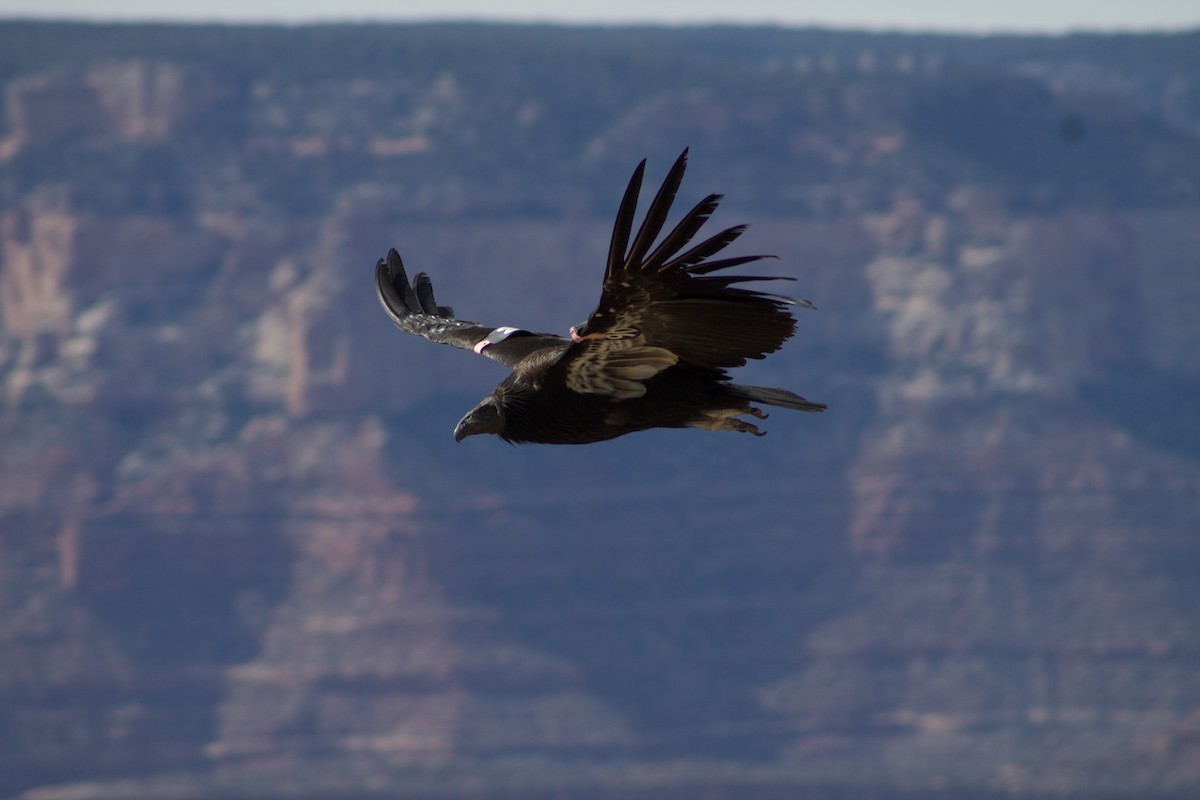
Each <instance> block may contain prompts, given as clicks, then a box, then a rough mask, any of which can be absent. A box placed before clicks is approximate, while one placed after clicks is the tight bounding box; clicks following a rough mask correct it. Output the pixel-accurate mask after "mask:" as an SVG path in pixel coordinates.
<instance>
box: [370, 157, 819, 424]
mask: <svg viewBox="0 0 1200 800" xmlns="http://www.w3.org/2000/svg"><path fill="white" fill-rule="evenodd" d="M686 166H687V150H684V151H683V153H682V154H681V155H680V156H679V158H678V159H677V160H676V161H675V164H674V166H672V167H671V171H670V172H669V173H668V174H667V177H666V179H665V180H664V181H663V184H662V187H661V188H660V189H659V190H658V194H656V195H655V197H654V200H653V202H651V204H650V208H649V210H648V211H647V212H646V218H645V220H644V221H643V222H642V225H641V227H640V228H639V229H638V231H637V234H636V235H634V236H632V239H633V243H632V245H631V244H630V238H631V234H632V231H633V217H634V211H635V208H636V206H637V199H638V194H639V192H640V191H641V186H642V175H643V173H644V172H645V168H646V162H645V160H643V161H642V163H640V164H638V166H637V169H635V170H634V172H633V177H632V178H631V179H630V181H629V186H628V188H626V190H625V196H624V197H623V198H622V199H621V205H620V208H619V209H618V211H617V219H616V223H615V225H614V226H613V234H612V243H611V245H610V246H609V251H608V264H607V266H606V268H605V271H604V286H603V289H602V290H601V293H600V303H599V305H597V306H596V309H595V310H594V311H593V312H592V314H591V316H589V317H588V319H587V322H585V323H583V324H581V325H577V326H575V327H573V328H571V335H570V338H567V337H563V336H555V335H553V334H548V333H531V332H529V331H527V330H522V329H520V328H512V327H507V326H505V327H499V328H493V327H489V326H487V325H480V324H479V323H477V322H467V321H465V320H460V319H456V318H455V316H454V311H453V310H452V309H450V308H448V307H446V306H440V305H438V304H437V301H436V300H435V299H434V297H433V285H432V284H431V283H430V281H429V277H428V276H427V275H426V274H425V273H423V272H421V273H418V274H417V276H416V278H415V279H414V280H413V281H412V283H411V284H410V283H409V280H408V276H407V274H406V273H405V271H404V264H403V263H402V262H401V260H400V254H399V253H397V252H396V251H395V250H394V249H393V250H389V251H388V254H387V258H386V259H382V258H381V259H379V261H378V262H377V263H376V265H375V288H376V291H377V293H378V295H379V301H380V303H382V304H383V308H384V310H385V311H386V312H387V313H388V316H390V317H391V318H392V321H393V322H394V323H395V324H396V326H397V327H399V328H400V329H401V330H405V331H408V332H409V333H416V334H420V335H421V336H424V337H425V338H426V339H429V340H430V341H433V342H441V343H443V344H449V345H454V346H455V347H461V348H463V349H465V350H471V351H473V352H475V353H477V354H479V355H483V356H487V357H488V358H491V359H492V360H494V361H499V362H500V363H501V364H504V365H505V366H507V367H511V368H512V373H511V374H510V375H509V376H508V377H507V378H505V379H504V380H503V381H501V383H500V385H499V386H497V387H496V388H495V389H494V390H493V391H492V393H491V394H489V395H488V396H487V397H485V398H484V399H483V400H482V401H480V403H479V404H478V405H477V406H475V408H473V409H471V411H470V412H468V414H467V415H466V416H465V417H463V418H462V420H461V421H460V422H459V423H458V425H457V426H456V427H455V428H454V438H455V440H457V441H462V440H463V439H464V438H465V437H467V436H474V435H476V434H480V433H492V434H495V435H497V436H499V437H500V438H501V439H504V440H505V441H507V442H541V443H545V444H587V443H589V442H599V441H603V440H605V439H613V438H616V437H617V436H623V435H625V434H627V433H633V432H634V431H644V430H647V429H649V428H687V427H694V428H703V429H705V430H709V431H741V432H743V433H753V434H755V435H758V436H761V435H763V434H762V432H760V431H759V430H758V428H757V427H756V426H755V425H753V424H752V423H750V422H746V421H744V420H741V419H738V417H739V416H740V415H742V414H749V415H751V416H753V417H756V418H758V419H765V418H766V416H767V415H766V414H764V413H763V412H762V411H761V410H760V409H758V408H756V407H754V406H753V405H751V403H752V402H757V403H764V404H766V405H772V406H779V407H781V408H795V409H799V410H800V411H824V410H825V406H824V405H822V404H821V403H813V402H810V401H808V400H805V399H804V398H803V397H800V396H799V395H797V394H793V393H792V392H789V391H787V390H785V389H766V388H762V387H758V386H739V385H738V384H735V383H733V382H731V381H730V379H729V376H728V375H727V374H726V370H727V369H729V368H731V367H740V366H742V365H744V364H745V363H746V359H748V358H764V357H765V356H766V355H767V354H768V353H773V352H775V351H776V350H778V349H779V348H780V346H782V344H783V343H784V341H786V340H787V339H788V338H789V337H791V335H792V334H793V333H794V332H795V328H796V320H795V319H794V318H793V316H792V313H791V308H792V307H793V306H799V307H801V308H811V307H812V305H811V304H810V303H808V302H807V301H805V300H793V299H791V298H787V297H783V296H781V295H776V294H767V293H764V292H759V291H755V290H753V289H746V288H741V287H737V286H736V285H737V284H742V283H746V282H748V281H767V280H792V279H791V278H780V277H761V276H731V275H727V274H719V275H718V274H714V273H719V272H721V271H722V270H725V269H728V268H730V267H736V266H739V265H741V264H747V263H750V262H752V261H758V260H760V259H763V258H768V257H769V256H736V257H733V258H716V259H714V258H713V256H714V255H716V254H717V253H719V252H721V251H722V250H724V249H725V247H726V246H728V245H729V244H730V243H731V242H733V241H734V240H735V239H737V238H738V237H739V236H740V235H741V234H742V232H743V231H744V230H745V229H746V226H745V225H735V226H734V227H731V228H727V229H726V230H723V231H721V232H720V233H718V234H716V235H715V236H712V237H711V238H708V239H705V240H704V241H703V242H701V243H700V244H697V245H695V246H693V247H691V248H690V249H687V250H684V248H685V247H687V245H688V244H689V243H690V242H691V240H692V237H693V236H695V235H696V233H697V232H698V231H699V230H700V228H701V226H703V225H704V223H705V222H706V221H707V220H708V218H709V216H711V215H712V213H713V211H714V210H715V209H716V207H717V204H718V203H719V202H720V200H721V195H717V194H712V195H709V196H708V197H706V198H704V199H703V200H701V201H700V202H699V203H698V204H697V205H696V207H695V208H693V209H692V210H691V211H689V212H688V213H687V214H686V215H684V217H683V219H681V220H680V221H679V223H678V224H676V225H675V227H674V228H673V229H672V230H671V232H670V233H668V234H667V235H666V236H665V237H664V238H663V239H662V241H661V242H659V243H658V245H657V246H653V245H654V242H655V240H656V239H658V236H659V234H660V233H661V232H662V229H663V225H664V224H665V222H666V219H667V213H668V212H669V211H670V208H671V203H672V201H673V200H674V199H675V193H676V192H677V191H678V190H679V184H680V182H681V181H682V180H683V173H684V169H685V168H686ZM681 251H682V252H681Z"/></svg>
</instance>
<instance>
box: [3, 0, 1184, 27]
mask: <svg viewBox="0 0 1200 800" xmlns="http://www.w3.org/2000/svg"><path fill="white" fill-rule="evenodd" d="M29 17H36V18H82V19H94V20H177V21H206V22H210V21H220V22H289V23H298V22H315V21H339V20H341V21H364V20H428V19H486V20H510V21H521V22H530V21H541V22H566V23H591V22H600V23H622V22H642V23H671V24H703V23H709V22H734V23H775V24H782V25H790V26H800V25H822V26H831V27H839V28H847V27H852V28H869V29H873V30H897V29H898V30H931V31H964V32H972V33H984V32H996V31H1005V32H1013V31H1015V32H1039V33H1062V32H1066V31H1074V30H1089V31H1096V30H1173V29H1174V30H1177V29H1182V28H1200V2H1198V0H1063V1H1062V2H1054V0H993V2H990V3H971V2H963V0H910V2H894V0H893V1H891V2H889V1H888V0H822V2H808V1H807V0H804V1H799V2H787V0H725V1H724V2H720V3H717V2H708V0H660V1H659V2H647V1H646V0H640V1H639V0H509V1H508V2H503V3H500V2H482V0H390V2H389V0H171V2H169V3H164V2H163V0H0V18H7V19H12V18H29Z"/></svg>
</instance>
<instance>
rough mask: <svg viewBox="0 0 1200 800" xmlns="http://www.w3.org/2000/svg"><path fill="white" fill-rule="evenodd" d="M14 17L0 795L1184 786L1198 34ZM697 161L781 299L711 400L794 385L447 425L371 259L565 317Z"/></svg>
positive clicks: (923, 791) (488, 367) (696, 194)
mask: <svg viewBox="0 0 1200 800" xmlns="http://www.w3.org/2000/svg"><path fill="white" fill-rule="evenodd" d="M1191 41H1192V43H1194V41H1195V36H1192V37H1191ZM1114 42H1115V43H1116V44H1121V45H1122V46H1123V49H1119V53H1118V54H1116V55H1114V47H1113V45H1114ZM51 43H53V44H54V45H55V46H54V47H50V44H51ZM715 44H720V45H721V46H720V47H716V46H714V45H715ZM0 45H4V46H0V50H3V51H4V53H5V55H4V56H2V58H3V63H4V66H5V70H4V72H3V73H2V74H3V75H4V84H3V87H2V89H3V92H4V99H5V107H4V108H5V110H4V115H3V118H2V120H3V126H4V127H3V130H2V131H0V134H2V137H3V142H2V143H0V201H2V212H0V213H2V216H0V258H2V261H0V404H2V407H0V776H2V777H0V792H3V793H5V794H6V795H14V796H24V797H28V798H41V799H42V800H48V799H49V798H65V797H72V798H80V797H96V798H100V797H103V798H118V797H126V798H143V797H163V796H172V797H197V798H198V797H267V796H272V797H322V798H329V797H364V796H388V797H407V796H412V797H417V796H430V795H438V796H464V797H471V796H476V797H480V796H514V797H516V796H521V797H542V796H560V795H563V796H568V795H569V796H572V797H590V796H595V797H643V796H646V797H649V796H654V797H673V796H679V797H694V796H697V792H699V791H701V790H703V791H707V792H709V795H707V796H714V797H715V796H737V797H764V798H766V797H797V796H808V795H811V796H821V797H862V796H870V797H884V796H888V797H891V796H895V797H941V796H955V797H960V796H968V795H969V796H981V797H982V796H993V795H994V796H1007V795H1012V794H1017V795H1021V796H1040V795H1048V796H1049V795H1053V796H1060V795H1064V794H1068V795H1069V794H1074V795H1078V796H1094V795H1095V794H1096V793H1109V794H1112V795H1115V796H1124V797H1153V796H1159V797H1169V796H1180V797H1183V796H1188V795H1189V794H1190V793H1194V792H1196V791H1197V789H1198V787H1200V767H1198V766H1197V765H1200V670H1198V669H1197V667H1198V665H1200V661H1198V659H1200V626H1198V625H1197V617H1196V613H1195V609H1196V607H1197V603H1198V601H1200V591H1198V589H1197V584H1196V581H1195V576H1196V574H1197V573H1196V570H1197V568H1198V567H1200V538H1198V531H1200V422H1198V421H1197V418H1196V416H1195V414H1194V413H1193V409H1192V403H1191V400H1190V398H1191V397H1192V396H1194V394H1195V391H1196V389H1197V388H1200V355H1198V352H1200V351H1198V350H1197V348H1196V347H1195V342H1196V331H1197V327H1196V322H1195V309H1196V308H1197V307H1198V306H1197V302H1198V301H1200V278H1198V277H1197V275H1200V273H1198V272H1197V269H1196V268H1197V266H1198V264H1197V255H1196V253H1197V252H1200V234H1197V231H1200V178H1197V175H1200V139H1198V138H1197V137H1198V136H1200V114H1198V113H1196V109H1197V108H1200V106H1197V105H1196V104H1195V103H1194V102H1193V101H1194V100H1195V98H1196V97H1197V96H1198V95H1197V94H1196V93H1197V91H1198V89H1197V84H1196V82H1195V74H1196V72H1195V71H1194V70H1192V69H1191V64H1192V61H1191V60H1189V59H1194V53H1195V52H1200V49H1196V48H1192V47H1190V46H1188V40H1187V39H1186V37H1184V38H1183V39H1182V40H1181V39H1180V37H1171V36H1161V37H1156V36H1145V37H1124V38H1120V39H1118V40H1110V39H1106V38H1103V37H1093V38H1091V39H1089V38H1088V37H1083V38H1082V39H1080V38H1070V39H1065V40H1061V41H1057V40H1037V39H1027V40H981V41H974V42H973V44H972V46H971V47H969V48H967V47H964V46H963V43H962V42H961V41H959V40H956V39H954V38H952V37H906V36H866V35H851V34H836V35H835V34H814V33H811V32H799V31H798V32H790V33H789V32H784V31H734V30H722V29H714V30H707V29H698V30H692V31H686V30H685V31H675V32H670V31H645V30H642V31H586V30H557V29H539V28H504V27H489V26H482V27H476V26H447V27H441V26H430V27H420V26H418V27H383V28H372V29H367V28H355V27H344V28H342V27H333V28H298V29H286V30H285V29H270V28H264V29H220V28H204V27H197V28H186V27H181V28H171V27H165V28H161V27H140V26H129V27H125V26H117V27H103V26H99V27H94V26H72V25H60V26H56V25H49V26H39V25H22V24H17V23H7V24H4V25H0ZM701 45H703V47H701ZM1146 52H1151V53H1153V54H1154V58H1152V59H1149V60H1145V55H1144V54H1145V53H1146ZM52 53H53V55H51V54H52ZM1139 54H1141V55H1139ZM1139 59H1143V60H1141V61H1139ZM634 77H636V78H637V80H636V81H635V80H633V78H634ZM688 144H691V145H692V146H693V159H692V163H693V166H692V169H691V171H690V172H689V175H688V178H687V180H686V182H685V185H684V192H683V198H682V200H681V204H682V203H687V202H689V201H694V200H697V199H699V198H700V197H702V196H703V195H704V194H706V193H707V192H709V191H723V192H725V193H726V194H727V196H728V200H727V201H726V204H727V207H726V208H724V209H722V211H721V212H720V220H719V222H725V223H727V224H732V223H734V222H742V221H748V222H750V223H752V229H751V231H750V232H749V233H748V234H747V236H746V237H745V240H746V245H745V247H746V248H748V250H749V251H753V252H772V253H777V254H779V255H780V256H781V260H780V261H779V262H770V263H771V265H772V268H773V269H775V270H777V271H778V272H779V273H781V274H788V275H793V276H795V277H796V278H797V279H798V283H797V284H796V288H797V293H798V294H800V295H802V296H805V297H808V298H811V299H812V300H814V301H815V302H816V304H817V305H818V306H819V307H820V310H819V311H817V312H812V313H804V314H802V315H801V319H800V326H799V331H798V335H797V337H796V339H795V340H794V341H793V342H791V343H789V345H788V347H787V348H786V349H785V351H784V352H782V353H780V354H778V355H776V356H773V357H772V358H771V359H770V360H769V361H767V362H764V363H761V364H757V363H756V364H753V365H751V367H749V368H748V369H747V370H746V372H747V373H748V378H747V379H748V380H750V379H752V382H756V383H762V384H772V385H781V386H787V387H790V388H794V389H796V390H798V391H800V392H802V393H803V394H805V395H806V396H809V397H812V398H814V399H818V400H822V401H826V402H828V403H829V404H830V406H831V408H830V411H829V412H828V413H827V414H825V415H822V416H820V417H813V416H801V415H789V414H787V413H785V412H782V411H781V412H779V413H777V414H775V415H773V416H772V419H771V420H770V422H769V423H768V425H767V427H768V429H769V431H770V435H769V436H767V437H766V438H765V439H762V440H753V441H746V439H750V438H751V437H736V436H732V435H730V436H718V435H712V434H703V433H699V432H651V433H647V434H641V435H638V436H634V437H628V438H626V439H623V440H618V441H616V442H612V443H607V444H603V445H597V446H594V447H587V448H561V449H553V448H509V447H506V446H503V445H501V444H500V443H498V442H493V441H478V440H471V441H469V442H466V443H464V444H462V445H457V446H456V445H455V444H454V442H453V441H452V440H451V439H450V431H451V430H452V427H453V424H454V422H455V420H456V419H457V418H458V416H459V415H460V414H461V413H462V411H464V410H465V409H467V408H469V407H470V405H471V404H472V403H473V402H474V401H475V400H476V399H477V398H478V397H480V396H482V395H483V394H485V393H486V392H487V391H488V390H489V389H490V388H491V386H492V385H494V383H496V382H498V381H499V380H500V378H501V377H502V376H503V372H502V371H501V370H499V369H497V368H496V367H495V366H494V365H492V364H491V363H490V362H485V361H483V360H480V359H473V358H471V357H470V356H469V355H467V354H463V353H459V352H454V351H450V350H449V349H448V348H436V347H433V346H431V345H429V344H427V343H425V342H422V341H419V340H413V339H411V338H407V337H404V336H403V335H402V334H400V333H399V332H396V331H394V330H392V329H391V328H390V327H389V325H388V324H387V322H386V320H385V318H384V317H383V315H382V313H381V312H380V311H379V310H378V308H377V307H376V304H375V300H374V298H373V296H372V289H371V268H372V265H373V264H374V261H375V259H376V258H377V257H378V256H380V255H382V254H383V253H384V252H385V251H386V249H387V247H389V246H393V245H394V246H398V247H399V248H400V249H401V250H402V252H403V253H404V254H405V257H406V260H407V261H408V263H409V265H410V266H411V267H412V268H413V269H415V270H426V271H429V272H430V273H431V274H432V275H433V277H434V281H435V284H436V286H437V288H438V291H439V297H440V299H441V300H442V301H443V302H448V303H451V304H452V305H454V306H455V308H456V309H457V310H458V312H459V313H460V314H461V315H463V316H465V317H467V318H476V319H483V320H485V321H488V322H493V323H496V324H517V325H521V326H524V327H528V328H533V329H540V330H556V331H562V330H565V329H566V328H567V327H568V326H569V325H570V324H572V323H574V322H577V321H579V320H580V319H582V318H583V317H584V316H585V315H586V313H587V312H588V311H589V310H590V308H591V304H592V303H594V301H595V297H596V293H597V291H598V283H599V277H600V270H599V264H600V263H601V260H602V258H603V254H604V253H605V251H606V247H607V235H608V227H609V224H610V215H611V213H612V211H613V210H614V209H615V204H616V202H617V200H618V199H619V195H620V192H621V191H622V189H623V187H624V181H625V179H626V177H627V175H628V172H629V170H630V169H632V167H633V165H634V164H635V163H636V161H637V160H638V159H639V158H641V157H643V156H649V157H650V159H651V164H650V171H651V173H653V175H652V177H651V180H652V181H653V180H654V176H657V175H660V174H661V172H662V171H663V170H665V168H666V166H667V165H668V164H669V160H670V158H672V157H673V156H674V154H675V153H676V152H677V151H678V150H679V149H680V148H681V147H683V146H684V145H688Z"/></svg>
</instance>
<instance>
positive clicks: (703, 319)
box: [556, 150, 811, 399]
mask: <svg viewBox="0 0 1200 800" xmlns="http://www.w3.org/2000/svg"><path fill="white" fill-rule="evenodd" d="M687 154H688V151H687V150H684V151H683V153H682V154H681V155H680V156H679V158H678V159H677V160H676V161H675V164H674V166H672V167H671V170H670V172H669V173H667V177H666V179H665V180H664V181H663V184H662V187H661V188H660V189H659V190H658V193H657V194H656V195H655V197H654V200H653V201H652V202H651V203H650V207H649V209H648V210H647V212H646V218H645V220H644V221H643V222H642V225H641V227H640V228H639V229H638V232H637V235H636V236H633V235H632V232H633V217H634V212H635V210H636V206H637V199H638V194H639V192H640V191H641V186H642V176H643V174H644V172H645V168H646V162H645V161H642V162H641V163H640V164H638V166H637V169H636V170H634V173H633V177H632V178H631V179H630V181H629V186H628V187H627V188H626V190H625V196H624V197H623V198H622V200H621V205H620V208H619V210H618V211H617V219H616V223H615V225H614V226H613V235H612V242H611V244H610V246H609V252H608V264H607V267H606V269H605V272H604V287H603V290H602V292H601V295H600V303H599V305H597V307H596V309H595V311H593V312H592V314H591V316H590V317H588V320H587V322H586V323H584V325H582V326H579V327H577V328H575V329H573V330H572V338H573V339H574V340H575V344H574V345H573V346H572V347H571V348H570V349H569V350H568V351H567V352H566V353H565V354H564V355H563V357H562V358H561V359H560V360H559V363H558V365H556V366H557V367H558V368H559V369H561V370H562V372H561V373H560V374H562V377H563V379H564V380H565V382H566V384H567V386H568V387H569V388H571V389H573V390H575V391H580V392H585V393H593V394H608V395H611V396H613V397H614V398H616V399H626V398H629V397H638V396H640V395H641V394H643V393H644V392H645V387H644V385H643V383H642V381H644V380H646V379H648V378H649V377H652V376H653V375H655V374H657V373H658V372H661V371H662V370H664V369H666V368H667V367H669V366H672V365H674V364H676V363H682V364H689V365H691V366H693V367H699V368H702V369H712V370H721V369H724V368H727V367H737V366H742V365H743V364H745V363H746V359H749V358H763V357H765V356H766V355H767V354H768V353H773V352H775V351H776V350H778V349H779V348H780V346H781V345H782V344H783V343H784V342H785V341H786V340H787V339H788V338H789V337H791V335H792V334H793V332H794V331H795V327H796V320H795V318H794V317H793V316H792V313H791V307H792V306H800V307H809V308H811V304H810V303H808V302H807V301H805V300H793V299H791V298H788V297H783V296H781V295H776V294H769V293H766V292H760V291H755V290H753V289H746V288H741V287H738V286H737V285H738V284H742V283H746V282H748V281H766V280H792V279H791V278H782V277H762V276H746V275H714V274H712V273H716V272H720V271H722V270H726V269H729V268H731V267H736V266H740V265H742V264H748V263H750V262H752V261H758V260H761V259H764V258H771V256H762V255H753V256H737V257H734V258H719V259H714V258H713V256H715V255H716V254H717V253H719V252H720V251H721V250H723V249H725V248H726V247H727V246H728V245H729V244H731V243H732V242H733V241H734V240H736V239H737V238H738V237H739V236H740V235H741V234H742V232H743V231H745V229H746V226H744V225H735V226H733V227H731V228H726V229H725V230H723V231H721V232H720V233H717V234H715V235H714V236H711V237H710V238H708V239H705V240H704V241H702V242H700V243H699V244H697V245H694V246H692V247H690V248H688V249H686V250H685V249H684V248H686V247H688V245H689V244H690V243H691V240H692V238H693V237H694V236H695V235H696V233H697V232H699V230H700V228H701V227H702V226H703V225H704V223H705V222H706V221H707V220H708V218H709V217H710V216H711V215H712V213H713V211H714V210H715V209H716V207H717V204H718V203H719V202H720V200H721V195H717V194H712V195H709V196H708V197H706V198H704V199H703V200H701V201H700V202H699V203H698V204H697V205H696V206H695V207H694V208H693V209H692V210H691V211H689V212H688V213H687V214H685V215H684V217H683V218H682V219H681V220H680V221H679V222H678V224H676V225H675V227H674V228H673V229H672V230H671V231H670V233H668V234H667V235H666V236H665V237H663V239H662V241H661V242H659V244H658V246H657V247H654V248H653V250H651V247H652V246H653V245H654V242H655V240H656V239H658V237H659V234H660V233H661V232H662V229H663V226H664V224H665V223H666V220H667V214H668V213H669V212H670V209H671V203H672V201H674V199H675V194H676V192H677V191H678V190H679V185H680V183H681V182H682V180H683V173H684V170H685V169H686V167H687ZM631 237H632V239H633V243H632V244H630V238H631Z"/></svg>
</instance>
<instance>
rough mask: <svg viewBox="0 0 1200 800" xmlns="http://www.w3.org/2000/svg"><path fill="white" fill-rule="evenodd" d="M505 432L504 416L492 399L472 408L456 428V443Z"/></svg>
mask: <svg viewBox="0 0 1200 800" xmlns="http://www.w3.org/2000/svg"><path fill="white" fill-rule="evenodd" d="M503 430H504V415H503V414H502V413H501V411H500V409H498V408H497V407H496V404H495V403H494V402H492V400H491V398H488V399H487V400H484V401H483V402H482V403H480V404H479V405H477V406H475V407H474V408H472V409H471V410H470V411H469V412H467V415H466V416H465V417H463V418H462V419H460V420H459V421H458V424H457V425H455V426H454V441H456V442H461V441H462V440H463V439H465V438H467V437H468V436H477V435H478V434H481V433H492V434H500V433H501V432H503Z"/></svg>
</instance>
